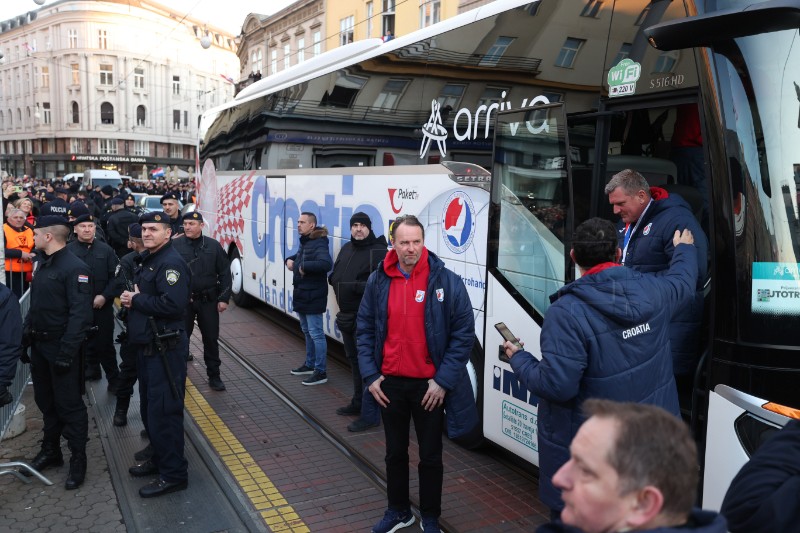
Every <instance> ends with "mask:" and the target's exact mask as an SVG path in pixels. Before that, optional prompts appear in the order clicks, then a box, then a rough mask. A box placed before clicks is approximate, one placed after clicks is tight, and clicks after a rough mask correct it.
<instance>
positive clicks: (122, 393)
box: [117, 340, 138, 398]
mask: <svg viewBox="0 0 800 533" xmlns="http://www.w3.org/2000/svg"><path fill="white" fill-rule="evenodd" d="M119 357H120V359H121V360H122V361H121V362H120V364H119V376H118V377H117V398H130V397H131V396H133V386H134V385H135V384H136V379H137V357H138V356H137V354H136V347H135V346H133V345H132V344H131V343H129V342H128V341H127V340H125V341H124V342H122V343H120V345H119Z"/></svg>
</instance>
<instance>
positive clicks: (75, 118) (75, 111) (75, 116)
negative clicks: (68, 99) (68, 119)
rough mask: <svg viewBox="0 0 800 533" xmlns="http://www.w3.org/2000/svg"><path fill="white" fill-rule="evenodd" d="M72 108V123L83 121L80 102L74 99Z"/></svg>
mask: <svg viewBox="0 0 800 533" xmlns="http://www.w3.org/2000/svg"><path fill="white" fill-rule="evenodd" d="M70 110H71V111H72V123H73V124H80V123H81V108H80V106H78V102H75V101H73V102H72V104H71V105H70Z"/></svg>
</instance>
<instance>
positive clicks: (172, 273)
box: [167, 269, 181, 285]
mask: <svg viewBox="0 0 800 533" xmlns="http://www.w3.org/2000/svg"><path fill="white" fill-rule="evenodd" d="M180 277H181V273H180V272H178V271H177V270H172V269H170V270H167V283H169V284H170V285H175V284H176V283H178V279H180Z"/></svg>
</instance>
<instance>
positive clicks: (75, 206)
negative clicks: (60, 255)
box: [67, 200, 108, 242]
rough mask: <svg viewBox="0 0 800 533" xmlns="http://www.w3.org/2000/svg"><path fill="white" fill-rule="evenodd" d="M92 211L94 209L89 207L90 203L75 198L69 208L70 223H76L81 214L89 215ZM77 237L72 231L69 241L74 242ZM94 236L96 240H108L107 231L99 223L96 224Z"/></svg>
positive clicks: (68, 217)
mask: <svg viewBox="0 0 800 533" xmlns="http://www.w3.org/2000/svg"><path fill="white" fill-rule="evenodd" d="M91 213H92V210H91V209H90V208H89V206H88V205H86V204H85V203H84V202H82V201H80V200H75V201H74V202H72V203H71V204H69V208H68V209H67V220H69V221H70V223H72V224H74V223H75V219H76V218H78V217H79V216H81V215H88V214H91ZM93 216H94V215H93ZM95 220H97V217H96V216H95ZM76 238H77V236H76V235H75V233H70V234H69V240H68V241H67V242H72V241H74V240H75V239H76ZM94 238H95V240H98V241H100V242H108V241H107V240H106V233H105V232H104V231H103V228H101V227H100V226H98V225H97V224H95V228H94Z"/></svg>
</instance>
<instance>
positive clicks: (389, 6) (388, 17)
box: [381, 0, 395, 35]
mask: <svg viewBox="0 0 800 533" xmlns="http://www.w3.org/2000/svg"><path fill="white" fill-rule="evenodd" d="M394 3H395V2H394V0H383V17H382V19H383V20H382V21H381V26H382V27H381V35H386V33H387V32H392V35H394Z"/></svg>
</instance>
